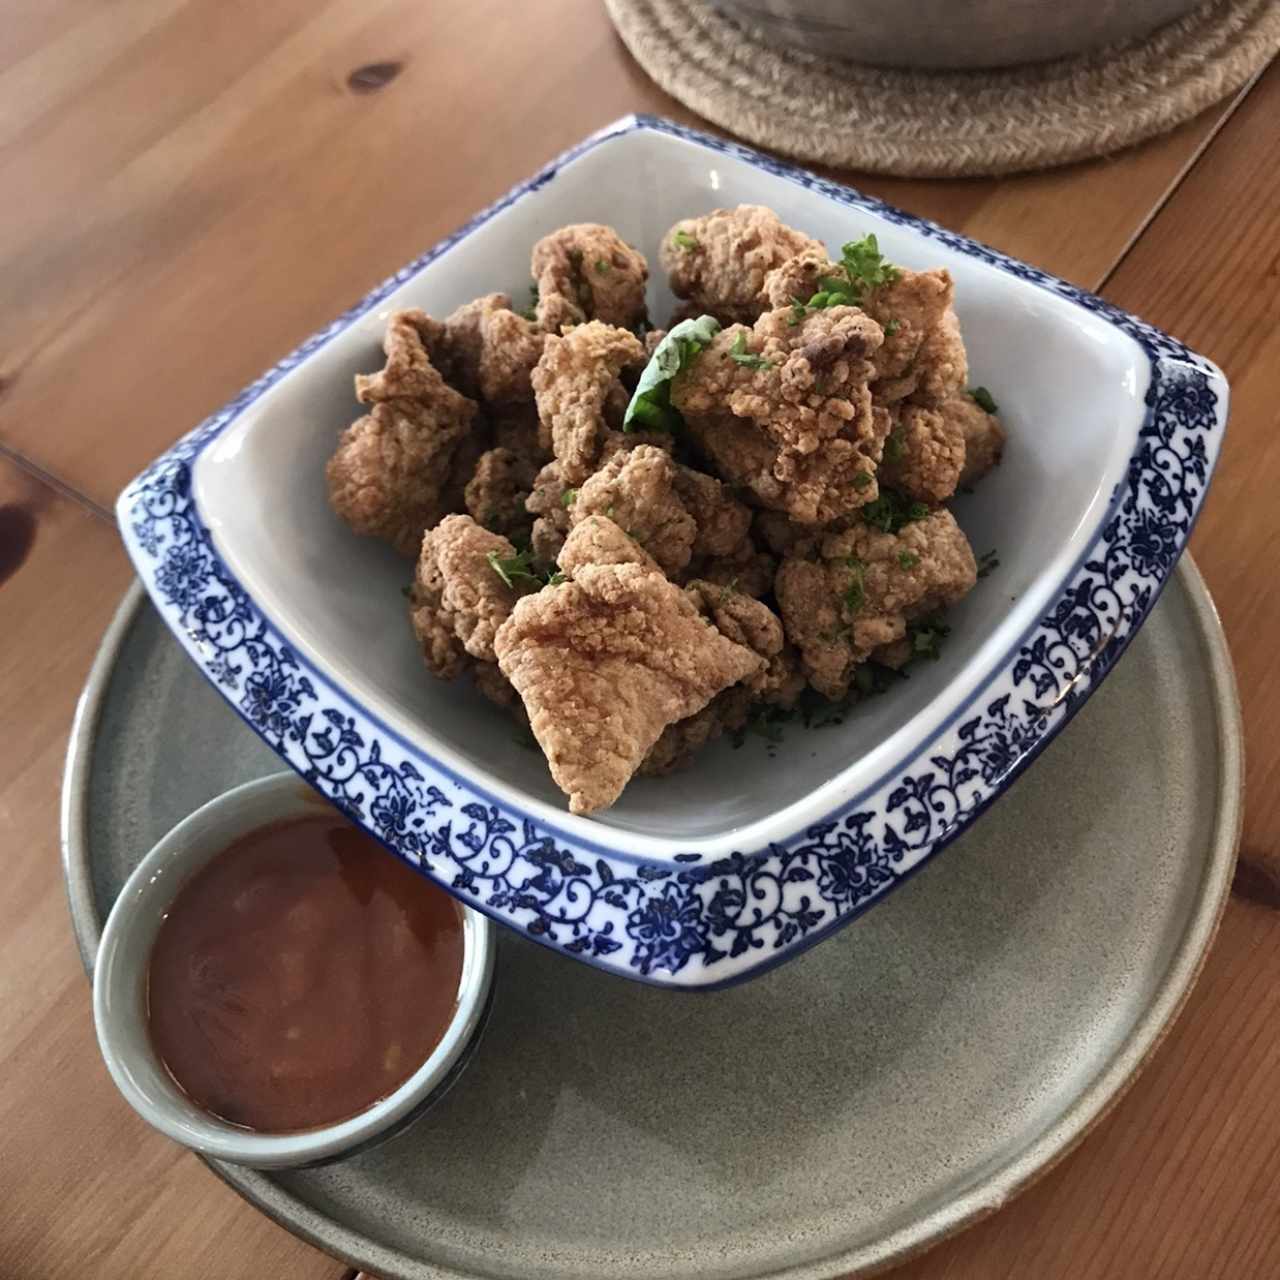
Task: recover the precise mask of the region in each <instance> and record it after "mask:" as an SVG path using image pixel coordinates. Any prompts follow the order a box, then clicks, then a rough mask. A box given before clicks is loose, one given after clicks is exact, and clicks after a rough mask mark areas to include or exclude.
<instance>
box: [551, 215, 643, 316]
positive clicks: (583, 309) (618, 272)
mask: <svg viewBox="0 0 1280 1280" xmlns="http://www.w3.org/2000/svg"><path fill="white" fill-rule="evenodd" d="M648 278H649V264H648V263H647V262H646V261H645V259H644V254H642V253H640V252H639V251H638V250H636V249H633V248H632V247H631V246H630V245H629V244H627V243H626V242H625V241H624V240H623V239H622V238H621V237H620V236H619V235H618V233H617V232H616V231H615V230H614V229H613V228H612V227H605V226H601V225H600V224H598V223H594V222H580V223H577V224H576V225H574V226H569V227H561V228H560V229H559V230H558V231H553V232H552V233H551V234H550V235H549V236H544V237H543V238H542V239H541V240H539V241H538V243H537V244H535V245H534V246H533V279H534V282H535V284H536V285H537V287H538V304H537V311H538V323H539V324H540V325H541V326H542V328H543V329H544V330H545V331H546V332H547V333H553V334H558V333H559V332H560V328H561V326H562V325H575V324H582V323H583V321H585V320H600V321H603V322H604V323H605V324H611V325H617V326H618V327H619V328H622V329H632V328H635V327H636V326H637V325H638V324H640V323H642V322H643V321H644V320H645V316H646V312H645V302H644V287H645V282H646V281H647V280H648Z"/></svg>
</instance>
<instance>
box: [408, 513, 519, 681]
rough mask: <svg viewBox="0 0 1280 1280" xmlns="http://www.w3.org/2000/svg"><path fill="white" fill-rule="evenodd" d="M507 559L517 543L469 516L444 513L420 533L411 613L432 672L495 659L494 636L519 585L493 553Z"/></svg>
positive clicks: (447, 673)
mask: <svg viewBox="0 0 1280 1280" xmlns="http://www.w3.org/2000/svg"><path fill="white" fill-rule="evenodd" d="M491 554H492V555H496V556H498V557H499V558H501V559H504V560H505V559H508V558H510V557H512V556H514V555H515V548H514V547H513V546H512V545H511V543H510V542H508V541H507V539H506V538H503V537H501V536H500V535H499V534H496V533H490V532H489V530H487V529H482V528H481V527H480V526H479V525H478V524H476V522H475V521H474V520H472V519H471V517H470V516H457V515H455V516H446V517H445V518H444V519H443V520H441V521H440V523H439V524H438V525H436V527H435V528H434V529H432V530H431V531H430V532H429V533H427V534H426V536H425V537H424V538H423V539H422V552H421V555H420V556H419V557H418V567H417V572H416V574H415V576H414V581H413V586H412V588H411V590H410V597H409V616H410V620H411V621H412V623H413V630H414V633H415V634H416V635H417V637H418V642H419V643H420V644H421V646H422V655H423V658H424V659H425V661H426V664H427V666H428V668H429V669H430V670H431V671H432V673H433V674H435V675H437V676H440V677H442V678H444V679H453V678H454V677H456V676H459V675H461V674H462V673H463V672H464V671H465V670H467V669H468V667H469V666H470V665H471V663H470V662H469V659H475V660H477V661H479V662H496V661H497V658H496V655H495V654H494V651H493V638H494V635H495V633H496V632H497V630H498V628H499V627H500V626H501V625H502V623H503V622H505V621H506V619H507V617H508V616H509V615H510V613H511V608H512V606H513V605H514V604H515V602H516V600H517V599H518V597H519V594H520V593H519V591H518V590H516V589H515V588H513V587H511V586H509V585H508V584H507V583H506V582H504V581H503V579H502V577H501V575H499V574H498V572H497V571H496V570H495V569H494V568H493V565H492V564H491V563H490V561H489V556H490V555H491Z"/></svg>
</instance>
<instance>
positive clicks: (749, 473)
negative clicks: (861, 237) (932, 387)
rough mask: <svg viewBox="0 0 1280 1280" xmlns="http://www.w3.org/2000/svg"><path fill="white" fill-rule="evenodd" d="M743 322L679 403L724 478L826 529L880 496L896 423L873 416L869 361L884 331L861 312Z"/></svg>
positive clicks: (706, 359) (683, 379)
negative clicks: (878, 477)
mask: <svg viewBox="0 0 1280 1280" xmlns="http://www.w3.org/2000/svg"><path fill="white" fill-rule="evenodd" d="M793 320H794V317H793V316H792V314H791V312H790V310H789V309H787V310H781V311H771V312H767V313H766V314H765V315H763V316H761V317H760V319H759V320H757V321H756V324H755V326H754V329H750V330H749V329H746V328H744V327H742V326H738V325H735V326H733V327H731V328H729V329H726V330H723V331H722V332H721V333H720V334H718V335H717V337H716V338H715V340H714V341H713V342H712V343H711V345H710V346H709V347H708V348H707V349H706V350H705V351H703V352H702V353H701V354H700V355H699V356H698V357H697V359H696V360H695V361H694V362H693V363H692V365H690V366H689V367H688V368H686V369H685V370H683V371H681V373H680V374H679V375H677V377H676V378H675V380H674V381H673V383H672V388H671V402H672V404H673V405H675V407H676V408H678V409H679V410H680V412H681V413H682V414H683V415H684V418H685V422H686V423H687V424H688V426H689V429H690V431H691V432H692V434H693V435H694V437H695V438H696V439H697V441H698V443H699V445H700V446H701V447H702V449H703V450H704V452H706V453H707V454H709V455H710V458H711V460H712V462H713V463H714V464H715V466H716V468H717V470H718V471H719V472H720V474H721V475H722V476H724V477H726V478H729V479H732V480H733V481H735V482H737V483H739V484H742V485H745V486H746V487H747V488H749V489H750V490H751V491H752V493H754V495H755V496H756V498H757V499H758V500H759V501H760V502H761V503H762V504H763V505H764V506H767V507H773V508H775V509H777V510H782V511H786V512H787V513H788V514H789V515H791V516H792V517H793V518H794V519H796V520H799V521H802V522H804V523H809V524H814V523H825V522H827V521H829V520H832V519H835V518H836V517H837V516H839V515H842V514H845V513H846V512H849V511H852V510H855V509H856V508H857V507H860V506H862V505H863V504H864V503H867V502H870V501H872V500H874V499H875V497H876V496H877V493H878V490H877V487H876V483H875V464H876V462H878V461H879V458H880V447H881V443H882V441H883V438H884V433H885V431H886V430H887V422H882V421H879V420H877V419H876V417H875V416H874V415H873V413H872V405H871V395H870V392H869V390H868V388H867V379H868V377H869V375H870V371H871V366H870V362H869V360H868V356H869V355H870V354H871V353H872V352H874V350H875V349H876V347H877V345H878V344H879V342H880V339H881V331H880V328H879V326H878V325H876V324H875V322H874V321H872V320H871V319H870V318H869V317H867V316H866V315H864V314H863V313H862V312H861V311H859V310H857V309H856V308H854V307H831V308H829V309H827V310H825V311H817V312H813V313H811V314H810V315H808V316H807V317H805V319H804V320H803V321H802V322H800V323H792V321H793Z"/></svg>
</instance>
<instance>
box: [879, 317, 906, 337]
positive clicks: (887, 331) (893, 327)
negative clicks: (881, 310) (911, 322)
mask: <svg viewBox="0 0 1280 1280" xmlns="http://www.w3.org/2000/svg"><path fill="white" fill-rule="evenodd" d="M883 328H884V336H885V337H886V338H892V337H893V335H894V334H895V333H897V332H898V330H899V329H901V328H902V326H901V325H900V324H899V323H898V322H897V321H896V320H886V321H885V322H884V326H883Z"/></svg>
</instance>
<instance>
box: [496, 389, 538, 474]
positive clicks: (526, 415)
mask: <svg viewBox="0 0 1280 1280" xmlns="http://www.w3.org/2000/svg"><path fill="white" fill-rule="evenodd" d="M490 416H491V419H492V424H493V444H494V447H495V448H498V449H510V450H511V452H512V453H514V454H517V455H518V456H519V457H522V458H528V459H530V461H532V462H533V463H534V464H535V469H536V467H542V466H545V465H546V464H547V463H548V462H550V461H551V451H550V450H549V449H544V448H543V447H542V443H541V441H540V440H539V428H540V426H541V423H540V422H539V421H538V406H537V405H536V404H534V403H533V401H532V400H530V401H529V403H528V404H519V405H515V404H509V405H502V406H500V407H499V408H497V409H496V410H494V411H492V412H491V415H490Z"/></svg>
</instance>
